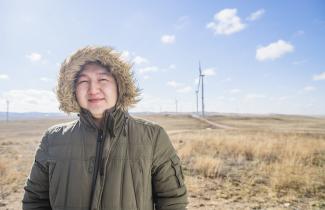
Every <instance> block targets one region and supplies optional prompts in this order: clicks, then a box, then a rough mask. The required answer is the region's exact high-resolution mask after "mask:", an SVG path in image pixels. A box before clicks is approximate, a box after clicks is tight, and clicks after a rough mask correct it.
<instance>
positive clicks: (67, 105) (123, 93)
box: [56, 46, 140, 113]
mask: <svg viewBox="0 0 325 210" xmlns="http://www.w3.org/2000/svg"><path fill="white" fill-rule="evenodd" d="M89 62H100V63H101V64H102V65H104V66H106V67H107V68H109V71H110V72H111V73H112V74H113V76H114V77H115V79H116V82H117V87H118V99H117V102H116V108H117V109H121V110H123V111H127V110H128V108H130V107H132V106H134V105H135V104H136V103H137V102H139V101H140V99H139V98H138V97H139V94H140V89H139V88H138V87H136V85H135V79H134V75H133V73H132V72H131V67H132V66H131V64H129V63H127V62H125V61H123V60H122V58H121V54H120V53H118V52H116V51H114V50H113V49H112V48H110V47H95V46H87V47H84V48H81V49H79V50H77V51H76V52H75V53H73V54H72V55H70V56H69V57H68V58H66V59H65V60H64V62H63V63H62V65H61V69H60V73H59V79H58V85H57V88H56V93H57V98H58V101H59V103H60V107H59V108H60V109H61V110H62V111H64V112H66V113H80V112H81V107H80V106H79V104H78V102H77V99H76V96H75V85H74V83H75V79H76V76H77V75H78V73H79V72H80V71H81V67H82V66H83V65H85V64H86V63H89Z"/></svg>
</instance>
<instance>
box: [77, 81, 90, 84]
mask: <svg viewBox="0 0 325 210" xmlns="http://www.w3.org/2000/svg"><path fill="white" fill-rule="evenodd" d="M87 82H88V81H87V80H80V81H79V82H78V84H82V83H87Z"/></svg>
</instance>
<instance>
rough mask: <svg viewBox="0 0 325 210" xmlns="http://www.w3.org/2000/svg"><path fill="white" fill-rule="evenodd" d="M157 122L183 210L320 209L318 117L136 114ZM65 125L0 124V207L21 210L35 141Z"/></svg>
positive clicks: (323, 158) (323, 144)
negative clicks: (179, 167)
mask: <svg viewBox="0 0 325 210" xmlns="http://www.w3.org/2000/svg"><path fill="white" fill-rule="evenodd" d="M138 117H141V118H145V119H148V120H150V121H154V122H157V123H158V124H160V125H162V126H163V127H164V128H165V129H166V130H167V132H168V133H169V135H170V138H171V140H172V142H173V144H174V146H175V148H176V150H177V152H178V154H179V156H180V157H181V159H182V163H183V168H184V173H185V181H186V184H187V187H188V191H189V200H190V204H189V209H198V210H205V209H207V210H213V209H325V118H318V117H301V116H284V115H270V116H253V115H247V116H243V115H240V116H238V115H228V116H226V115H222V116H221V115H215V116H209V117H207V119H208V120H209V121H211V122H212V123H216V124H222V125H227V126H230V127H233V129H223V128H220V129H218V128H215V127H214V126H211V124H208V123H206V122H203V121H199V120H197V119H195V118H193V117H191V116H189V115H143V116H138ZM62 121H67V119H61V120H60V119H56V120H29V121H13V122H9V123H6V122H0V209H3V210H5V209H8V210H9V209H10V210H16V209H21V199H22V194H23V186H24V182H25V180H26V177H27V176H28V173H29V170H30V167H31V164H32V162H33V158H34V153H35V149H36V148H37V146H38V143H39V141H40V137H41V135H42V134H43V132H44V130H45V129H46V128H48V127H49V126H51V125H53V124H56V123H59V122H62Z"/></svg>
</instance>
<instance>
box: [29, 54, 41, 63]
mask: <svg viewBox="0 0 325 210" xmlns="http://www.w3.org/2000/svg"><path fill="white" fill-rule="evenodd" d="M26 57H27V58H28V59H29V60H30V61H32V62H36V61H40V60H41V59H42V55H41V54H39V53H36V52H33V53H31V54H29V55H26Z"/></svg>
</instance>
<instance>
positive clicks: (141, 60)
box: [133, 56, 148, 65]
mask: <svg viewBox="0 0 325 210" xmlns="http://www.w3.org/2000/svg"><path fill="white" fill-rule="evenodd" d="M133 62H134V63H135V64H137V65H141V64H146V63H148V59H146V58H143V57H141V56H136V57H135V58H134V59H133Z"/></svg>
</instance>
